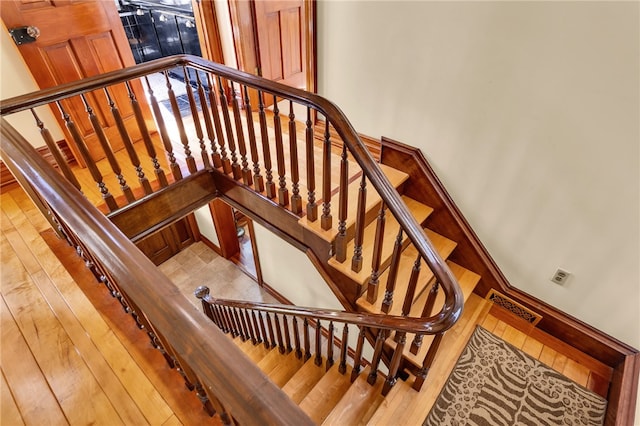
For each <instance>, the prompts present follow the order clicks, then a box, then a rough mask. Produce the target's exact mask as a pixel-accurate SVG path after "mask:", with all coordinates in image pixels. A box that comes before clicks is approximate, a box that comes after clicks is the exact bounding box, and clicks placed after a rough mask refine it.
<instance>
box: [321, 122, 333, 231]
mask: <svg viewBox="0 0 640 426" xmlns="http://www.w3.org/2000/svg"><path fill="white" fill-rule="evenodd" d="M320 226H321V227H322V229H324V230H325V231H327V230H329V229H331V227H332V226H333V218H332V216H331V135H330V134H329V119H328V118H326V117H325V129H324V143H323V144H322V216H320Z"/></svg>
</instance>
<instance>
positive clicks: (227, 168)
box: [207, 74, 231, 174]
mask: <svg viewBox="0 0 640 426" xmlns="http://www.w3.org/2000/svg"><path fill="white" fill-rule="evenodd" d="M207 83H208V86H209V92H208V93H209V104H210V105H211V116H212V117H213V125H214V126H215V130H216V140H217V141H218V146H219V147H220V153H219V154H218V155H213V154H212V158H211V160H212V161H213V166H214V167H216V168H220V167H222V170H223V171H224V172H225V173H227V174H228V173H231V161H230V160H229V158H227V151H226V149H225V142H224V141H225V137H224V132H223V131H222V123H221V122H220V113H219V112H218V100H217V98H216V93H215V92H216V88H215V84H214V79H212V78H211V75H210V74H207ZM212 151H213V152H214V153H216V152H217V150H215V149H213V148H212Z"/></svg>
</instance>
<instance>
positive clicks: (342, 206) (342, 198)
mask: <svg viewBox="0 0 640 426" xmlns="http://www.w3.org/2000/svg"><path fill="white" fill-rule="evenodd" d="M363 179H364V175H363ZM348 199H349V162H348V161H347V144H345V143H343V144H342V155H341V156H340V195H339V198H338V235H337V236H336V241H335V246H336V260H337V261H338V262H344V261H345V260H346V259H347V208H348V205H347V203H348ZM360 207H361V206H360V204H358V208H360ZM362 208H363V210H364V206H363V207H362ZM362 218H363V219H364V213H362ZM358 219H360V211H359V210H358ZM359 225H360V226H362V227H364V220H363V221H362V223H360V224H359ZM360 252H362V246H360ZM354 257H355V256H354ZM360 258H362V254H361V255H360Z"/></svg>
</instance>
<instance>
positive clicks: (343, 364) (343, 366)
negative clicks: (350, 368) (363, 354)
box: [338, 324, 349, 374]
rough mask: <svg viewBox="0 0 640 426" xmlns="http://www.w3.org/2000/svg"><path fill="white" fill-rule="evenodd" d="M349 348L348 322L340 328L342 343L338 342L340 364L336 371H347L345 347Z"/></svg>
mask: <svg viewBox="0 0 640 426" xmlns="http://www.w3.org/2000/svg"><path fill="white" fill-rule="evenodd" d="M348 348H349V324H345V325H344V327H343V328H342V343H341V344H340V364H339V365H338V371H339V372H340V374H344V373H346V372H347V352H348V351H347V349H348Z"/></svg>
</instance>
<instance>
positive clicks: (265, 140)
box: [258, 90, 276, 198]
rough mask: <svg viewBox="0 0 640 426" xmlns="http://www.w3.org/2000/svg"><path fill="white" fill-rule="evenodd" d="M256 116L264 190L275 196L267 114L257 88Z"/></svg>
mask: <svg viewBox="0 0 640 426" xmlns="http://www.w3.org/2000/svg"><path fill="white" fill-rule="evenodd" d="M258 117H259V119H260V139H261V142H262V157H263V161H264V170H265V175H266V178H267V182H266V184H265V191H266V195H267V197H268V198H275V196H276V184H275V182H274V181H273V172H272V171H271V147H270V144H269V133H268V131H267V116H266V114H265V110H264V101H263V99H262V91H261V90H258Z"/></svg>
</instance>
